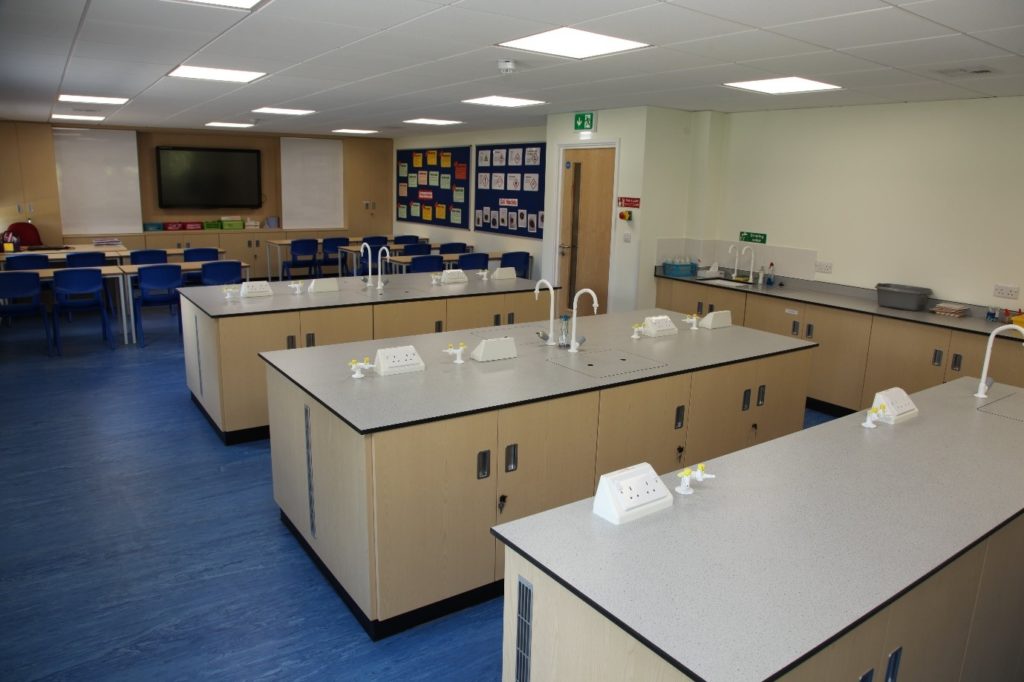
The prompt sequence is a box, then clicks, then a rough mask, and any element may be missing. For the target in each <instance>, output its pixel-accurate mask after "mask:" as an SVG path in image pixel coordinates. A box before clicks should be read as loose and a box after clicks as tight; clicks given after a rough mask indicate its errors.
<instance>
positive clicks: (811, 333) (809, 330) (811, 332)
mask: <svg viewBox="0 0 1024 682" xmlns="http://www.w3.org/2000/svg"><path fill="white" fill-rule="evenodd" d="M805 338H808V339H813V338H814V325H813V324H811V323H810V322H808V323H807V334H805Z"/></svg>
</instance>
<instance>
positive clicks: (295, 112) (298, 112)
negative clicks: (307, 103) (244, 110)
mask: <svg viewBox="0 0 1024 682" xmlns="http://www.w3.org/2000/svg"><path fill="white" fill-rule="evenodd" d="M252 113H254V114H277V115H279V116H305V115H306V114H315V113H316V112H315V111H313V110H312V109H280V108H278V107H260V108H259V109H253V110H252Z"/></svg>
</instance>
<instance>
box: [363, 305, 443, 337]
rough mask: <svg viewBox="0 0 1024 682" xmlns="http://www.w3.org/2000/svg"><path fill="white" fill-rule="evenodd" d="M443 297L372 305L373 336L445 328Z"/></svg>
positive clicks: (387, 335) (424, 331)
mask: <svg viewBox="0 0 1024 682" xmlns="http://www.w3.org/2000/svg"><path fill="white" fill-rule="evenodd" d="M445 309H446V305H445V299H443V298H439V299H434V300H430V301H412V302H410V303H382V304H380V305H375V306H374V307H373V338H375V339H387V338H391V337H394V336H412V335H414V334H433V333H434V332H440V331H444V330H445V319H446V314H445V312H446V310H445Z"/></svg>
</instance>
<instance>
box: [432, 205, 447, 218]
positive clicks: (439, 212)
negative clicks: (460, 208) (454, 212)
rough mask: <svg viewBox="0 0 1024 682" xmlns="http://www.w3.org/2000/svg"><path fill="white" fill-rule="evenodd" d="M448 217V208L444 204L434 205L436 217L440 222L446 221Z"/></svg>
mask: <svg viewBox="0 0 1024 682" xmlns="http://www.w3.org/2000/svg"><path fill="white" fill-rule="evenodd" d="M447 215H448V207H447V206H445V205H444V204H434V216H435V217H436V218H437V219H438V220H444V219H445V216H447Z"/></svg>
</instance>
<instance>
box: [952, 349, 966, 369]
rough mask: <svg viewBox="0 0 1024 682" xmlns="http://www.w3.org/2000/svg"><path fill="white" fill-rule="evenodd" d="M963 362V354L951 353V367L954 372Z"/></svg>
mask: <svg viewBox="0 0 1024 682" xmlns="http://www.w3.org/2000/svg"><path fill="white" fill-rule="evenodd" d="M963 364H964V356H963V355H961V354H960V353H953V363H952V365H953V366H952V369H953V371H954V372H959V371H960V369H961V368H962V367H963Z"/></svg>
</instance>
